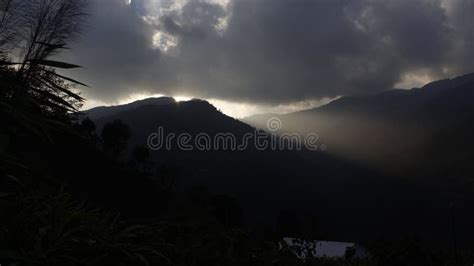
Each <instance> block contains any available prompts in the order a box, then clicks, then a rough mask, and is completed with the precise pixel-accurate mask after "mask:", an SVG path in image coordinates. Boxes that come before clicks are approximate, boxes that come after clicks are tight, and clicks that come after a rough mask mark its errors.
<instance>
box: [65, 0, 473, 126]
mask: <svg viewBox="0 0 474 266" xmlns="http://www.w3.org/2000/svg"><path fill="white" fill-rule="evenodd" d="M89 13H90V16H89V18H88V22H87V27H86V29H85V31H84V33H83V35H82V36H81V38H80V39H78V40H77V41H75V42H74V44H73V45H72V48H73V49H72V50H71V52H69V53H68V54H66V55H64V57H65V59H66V60H68V61H69V62H71V63H75V64H79V65H81V66H83V67H84V68H82V69H80V70H75V71H73V72H70V73H68V74H69V75H70V76H73V77H74V78H77V79H79V80H81V81H84V82H85V83H87V84H88V85H90V88H81V89H80V90H81V92H82V94H83V96H85V97H86V98H87V99H89V101H88V103H87V104H86V108H87V107H92V106H96V105H109V104H118V103H125V102H129V101H133V100H137V99H141V98H146V97H149V96H156V95H167V96H175V97H177V98H178V99H183V100H185V99H191V98H201V99H206V100H209V101H210V102H211V103H213V104H214V105H216V107H218V108H220V109H221V110H222V111H223V112H224V113H227V114H229V115H231V116H234V117H244V116H247V115H251V114H254V113H263V112H291V111H296V110H300V109H305V108H311V107H315V106H319V105H321V104H324V103H327V102H328V101H330V100H331V99H335V98H337V97H340V96H344V95H364V94H373V93H377V92H380V91H384V90H388V89H392V88H405V89H409V88H412V87H417V86H422V85H423V84H425V83H427V82H430V81H433V80H437V79H441V78H446V77H454V76H458V75H462V74H466V73H470V72H474V60H472V59H473V56H474V49H473V47H474V17H473V16H472V15H471V14H474V1H472V0H95V1H92V4H91V7H90V12H89Z"/></svg>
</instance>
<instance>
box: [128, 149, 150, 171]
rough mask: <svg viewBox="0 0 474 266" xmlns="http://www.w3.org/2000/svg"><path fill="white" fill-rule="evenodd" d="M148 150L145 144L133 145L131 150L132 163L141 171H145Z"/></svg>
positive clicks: (147, 162) (148, 154) (147, 161)
mask: <svg viewBox="0 0 474 266" xmlns="http://www.w3.org/2000/svg"><path fill="white" fill-rule="evenodd" d="M149 159H150V151H149V150H148V149H147V147H145V146H135V147H134V148H133V150H132V164H133V165H134V166H136V167H137V168H138V170H139V171H141V172H146V171H147V166H148V164H149Z"/></svg>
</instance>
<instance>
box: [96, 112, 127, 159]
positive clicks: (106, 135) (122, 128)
mask: <svg viewBox="0 0 474 266" xmlns="http://www.w3.org/2000/svg"><path fill="white" fill-rule="evenodd" d="M101 137H102V141H103V145H104V150H105V151H106V152H108V153H109V154H110V155H111V156H112V159H113V160H114V161H117V160H118V159H119V157H120V156H121V155H122V153H123V152H124V151H125V149H126V148H127V144H128V140H129V139H130V137H131V131H130V127H129V126H128V125H126V124H125V123H123V122H122V121H121V120H119V119H117V120H114V121H113V122H111V123H108V124H106V125H105V126H104V128H103V129H102V134H101Z"/></svg>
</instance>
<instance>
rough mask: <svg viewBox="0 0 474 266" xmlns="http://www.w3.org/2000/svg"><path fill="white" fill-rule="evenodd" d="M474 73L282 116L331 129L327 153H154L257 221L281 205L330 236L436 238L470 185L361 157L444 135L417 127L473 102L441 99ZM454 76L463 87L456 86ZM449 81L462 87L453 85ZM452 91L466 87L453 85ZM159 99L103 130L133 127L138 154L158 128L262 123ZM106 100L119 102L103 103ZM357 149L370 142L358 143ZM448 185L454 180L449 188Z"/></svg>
mask: <svg viewBox="0 0 474 266" xmlns="http://www.w3.org/2000/svg"><path fill="white" fill-rule="evenodd" d="M471 78H472V77H471V76H467V77H463V78H460V79H461V80H458V79H455V80H454V81H453V80H446V81H443V82H441V83H433V84H430V85H427V86H425V87H424V88H420V89H413V90H410V91H403V90H393V91H389V92H385V93H382V94H379V95H374V96H367V97H343V98H341V99H339V100H337V101H335V102H332V103H330V104H328V105H326V106H322V107H320V108H316V109H312V110H306V111H302V112H298V113H293V114H288V115H283V116H279V117H280V118H281V120H282V123H283V130H282V132H283V131H287V132H301V133H302V134H304V133H307V132H311V131H312V129H313V128H312V126H314V127H315V128H317V129H321V128H322V129H324V130H325V131H323V130H321V131H317V132H318V134H320V136H321V139H320V140H319V143H320V144H325V145H326V146H327V151H308V150H303V151H292V150H272V149H270V148H266V149H256V148H255V147H253V146H252V145H250V146H249V147H247V148H246V149H244V150H239V151H233V150H213V149H211V150H206V151H201V150H192V151H184V150H181V149H178V148H177V147H176V144H173V145H172V149H169V150H168V149H163V148H162V149H159V150H154V151H151V153H150V157H151V160H152V161H153V162H154V163H155V164H156V165H165V166H166V167H169V168H173V169H176V171H177V172H178V173H179V174H178V177H177V178H178V180H177V183H178V184H179V187H180V188H181V189H183V190H186V189H188V188H192V187H196V186H202V187H206V188H208V189H209V190H210V191H212V192H213V193H217V194H219V193H223V194H228V195H232V196H234V197H236V198H237V199H238V200H239V202H240V204H241V205H242V207H243V210H244V219H245V220H246V222H248V223H251V224H258V223H259V222H261V221H266V222H268V221H272V220H273V221H274V220H275V219H276V216H278V213H279V212H281V211H283V210H296V211H297V212H299V213H306V214H308V215H316V216H317V217H318V218H319V219H318V220H319V221H318V225H319V226H320V227H321V228H324V232H325V234H327V236H328V237H330V238H335V239H338V238H341V237H343V238H348V239H356V240H357V239H360V240H361V241H364V240H367V239H371V238H372V239H373V238H374V237H377V236H379V235H381V234H393V235H397V234H403V233H406V232H410V231H411V230H415V229H416V231H418V232H421V234H425V237H426V238H427V239H430V236H435V235H436V236H438V234H435V233H434V232H438V231H439V230H444V229H445V228H444V227H445V224H446V223H447V219H448V218H449V217H447V216H446V215H444V213H445V209H446V208H448V206H449V204H450V202H451V201H452V200H453V198H456V199H461V200H462V201H463V202H464V201H469V200H470V198H472V197H471V196H469V195H466V191H460V190H459V189H460V187H462V186H459V184H453V183H450V182H451V181H452V179H451V178H450V177H446V178H444V179H442V177H441V175H436V176H427V175H428V173H433V172H435V170H437V169H431V170H430V171H425V170H426V168H428V167H426V166H425V165H424V164H425V163H426V162H425V161H424V160H420V161H419V162H417V164H414V165H415V166H416V167H414V168H415V170H417V171H412V172H409V173H408V174H406V175H403V174H400V172H401V170H399V171H392V170H391V169H392V168H390V171H386V168H388V167H386V168H383V169H382V170H384V171H381V170H380V168H377V167H372V166H373V165H374V163H372V162H371V163H367V164H364V163H361V162H365V161H364V160H362V159H372V157H370V156H372V154H370V153H369V151H372V149H374V148H375V150H376V151H377V152H379V154H378V157H380V158H383V159H385V158H387V156H390V158H389V159H392V158H394V160H395V159H398V158H396V157H393V156H394V155H393V154H397V152H398V149H400V147H397V149H393V150H390V149H388V148H387V147H386V146H390V145H388V144H386V143H383V141H386V140H389V141H391V143H392V144H393V143H395V140H397V141H399V142H400V141H407V140H410V141H407V142H410V143H411V142H415V141H414V140H415V139H416V140H419V139H423V137H424V136H425V135H426V134H431V133H432V134H433V135H432V136H431V137H432V138H435V137H436V134H445V133H442V132H441V131H433V132H432V131H421V132H420V131H418V129H420V128H422V129H423V128H424V127H425V126H429V127H430V128H431V127H434V126H433V125H432V123H435V122H436V121H437V120H436V118H438V117H439V115H437V114H443V116H442V117H443V119H449V118H450V117H451V115H457V114H458V112H460V111H464V110H466V109H465V108H468V106H466V107H459V106H450V105H449V104H447V103H446V102H448V103H449V102H450V101H451V100H449V99H447V100H446V101H442V100H443V97H446V96H444V94H446V93H449V94H452V95H451V96H450V97H460V96H459V95H458V96H455V95H456V94H463V93H464V91H465V92H469V91H470V90H469V86H470V85H469V84H470V79H471ZM463 80H464V81H463ZM453 83H456V84H459V85H456V86H454V85H452V84H453ZM440 84H441V85H440ZM445 84H451V85H452V86H454V87H453V88H451V89H446V87H447V85H445ZM435 87H436V88H435ZM431 88H435V89H431ZM454 90H459V91H462V92H456V93H453V91H454ZM423 91H425V92H423ZM428 91H429V93H428V97H427V96H426V92H428ZM435 91H436V92H435ZM428 99H429V100H428ZM155 101H158V102H160V100H159V99H152V100H145V101H139V102H136V103H134V108H123V107H124V106H117V107H112V108H113V110H120V111H116V112H112V113H111V114H110V115H107V116H102V117H100V118H99V119H95V122H96V124H97V128H98V131H100V130H101V129H102V128H103V126H104V125H105V124H107V123H110V122H112V121H115V120H121V121H123V122H124V123H125V124H127V125H129V126H130V128H131V131H132V136H131V139H130V144H129V150H130V151H129V153H130V152H131V147H133V146H136V145H139V146H147V144H148V143H147V139H148V137H149V136H150V134H153V133H157V132H158V128H160V127H161V128H162V129H163V132H164V134H165V135H169V134H172V133H173V134H176V135H179V134H182V133H186V134H189V135H191V136H192V137H195V136H196V135H198V134H202V133H205V134H208V135H209V136H210V137H211V138H213V137H215V136H216V134H219V133H231V134H233V135H234V136H236V139H237V141H239V140H240V139H241V138H242V137H243V136H244V135H245V134H247V133H255V130H256V129H255V128H254V127H252V126H250V125H248V124H246V123H243V122H242V121H239V120H236V119H234V118H231V117H229V116H226V115H225V114H223V113H221V112H219V111H218V110H217V109H216V108H215V107H214V106H212V105H211V104H209V103H208V102H206V101H202V100H191V101H186V102H176V101H170V103H169V104H154V102H155ZM383 102H385V103H383ZM421 103H424V105H420V104H421ZM384 105H387V106H386V107H384ZM439 105H446V107H443V108H444V110H448V111H449V112H448V111H446V112H443V111H441V110H437V112H438V113H437V114H432V113H430V110H432V109H436V108H437V107H439ZM107 108H111V107H106V109H105V110H107ZM413 112H416V115H414V114H413ZM272 116H274V115H260V116H254V117H252V118H247V119H245V121H247V122H248V123H249V124H252V125H253V126H256V127H260V128H262V129H266V122H267V119H268V118H270V117H272ZM330 118H331V119H330ZM432 118H433V119H432ZM371 119H373V122H372V120H371ZM458 119H460V120H462V121H464V120H463V119H461V118H458ZM323 122H324V123H325V124H323ZM369 122H370V123H369ZM391 123H394V124H393V125H391ZM453 125H454V124H453ZM462 125H464V124H462ZM400 127H403V129H402V130H401V129H400ZM454 128H455V127H454V126H453V127H451V129H454ZM392 130H394V131H392ZM397 130H398V131H397ZM320 132H324V133H327V134H328V135H329V136H328V135H326V134H323V133H320ZM338 132H340V133H338ZM342 133H343V134H342ZM349 133H350V134H349ZM268 134H269V133H268ZM399 134H405V135H404V136H401V135H399ZM405 136H406V139H404V137H405ZM408 136H409V137H408ZM361 140H365V142H364V141H361ZM339 141H340V142H339ZM239 143H240V142H239ZM354 143H355V144H354ZM364 143H365V144H364ZM426 143H428V142H423V143H422V144H419V145H425V144H426ZM346 144H347V146H346V147H344V145H346ZM389 144H390V143H389ZM354 147H356V148H360V147H363V148H364V149H363V150H355V151H351V149H352V148H354ZM409 147H410V148H411V146H409ZM415 147H418V146H416V145H415ZM377 149H378V150H377ZM348 150H349V151H351V152H352V153H350V152H347V151H348ZM333 151H335V152H333ZM419 151H420V150H417V149H415V148H413V150H407V151H406V152H405V153H404V154H403V158H404V160H406V161H410V159H411V158H416V159H418V158H419V157H422V155H420V154H419ZM361 154H362V155H364V156H365V157H363V156H361ZM443 154H444V153H443ZM348 155H349V156H348ZM358 156H359V157H358ZM444 156H448V155H444ZM361 158H362V159H361ZM409 158H410V159H409ZM389 159H387V160H389ZM438 160H440V158H438ZM400 161H403V160H402V159H400ZM397 164H398V165H401V163H398V162H397ZM375 165H376V166H379V164H375ZM464 165H465V166H466V165H467V164H466V163H464ZM383 166H384V167H385V165H383ZM412 166H413V165H412ZM405 168H407V167H405ZM420 169H422V170H420ZM431 179H433V180H431ZM427 180H429V181H430V182H427ZM434 180H436V182H435V181H434ZM439 180H442V181H443V182H441V181H439ZM447 180H451V181H450V182H447ZM442 185H446V187H445V188H442ZM420 198H422V199H423V200H420ZM466 206H470V205H469V204H467V205H466ZM468 209H469V208H467V207H465V209H463V210H464V211H459V213H458V215H459V216H460V217H463V222H462V224H460V225H459V228H462V230H465V231H464V232H465V233H466V236H468V235H469V234H468V233H469V232H472V230H470V229H469V228H470V226H469V223H470V222H471V221H472V217H471V215H470V213H469V212H468V211H467V210H468ZM272 217H273V218H272ZM355 217H357V219H354V218H355ZM406 217H411V219H406ZM334 221H338V222H337V223H335V222H334ZM388 225H389V226H391V229H390V231H389V232H388V231H386V230H385V229H386V227H387V226H388ZM354 228H357V230H354ZM443 228H444V229H443ZM460 230H461V229H460ZM469 230H470V231H469ZM432 240H433V241H440V240H439V239H436V240H435V239H432ZM460 241H462V240H460ZM438 243H439V242H438Z"/></svg>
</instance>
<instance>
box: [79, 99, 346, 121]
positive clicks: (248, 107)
mask: <svg viewBox="0 0 474 266" xmlns="http://www.w3.org/2000/svg"><path fill="white" fill-rule="evenodd" d="M165 96H166V95H163V94H146V93H136V94H132V95H130V96H128V97H126V98H123V99H121V100H120V101H118V102H113V103H104V102H99V101H87V102H86V104H85V105H84V107H83V108H82V110H88V109H91V108H94V107H97V106H110V105H122V104H127V103H131V102H134V101H139V100H143V99H146V98H159V97H165ZM172 97H173V98H174V99H175V100H176V101H178V102H182V101H189V100H192V99H193V98H194V97H191V96H184V95H174V96H172ZM337 98H339V97H336V98H323V99H321V100H311V101H301V102H297V103H292V104H285V105H277V106H269V105H268V106H262V105H256V104H248V103H236V102H229V101H224V100H219V99H206V101H208V102H209V103H210V104H212V105H214V106H215V107H216V108H217V109H218V110H220V111H221V112H222V113H224V114H226V115H228V116H231V117H234V118H244V117H247V116H251V115H255V114H263V113H275V114H285V113H291V112H297V111H301V110H306V109H311V108H315V107H318V106H321V105H324V104H327V103H329V102H331V101H333V100H335V99H337Z"/></svg>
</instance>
